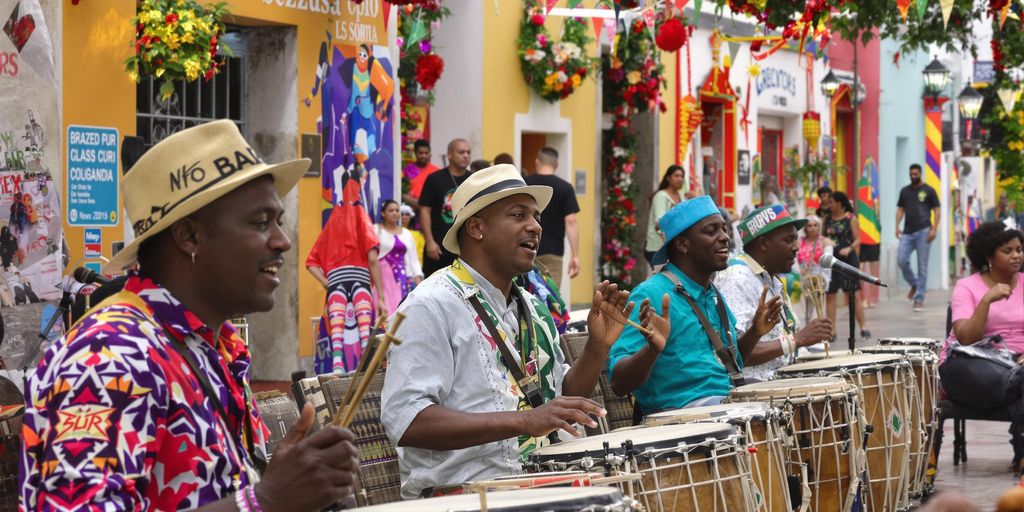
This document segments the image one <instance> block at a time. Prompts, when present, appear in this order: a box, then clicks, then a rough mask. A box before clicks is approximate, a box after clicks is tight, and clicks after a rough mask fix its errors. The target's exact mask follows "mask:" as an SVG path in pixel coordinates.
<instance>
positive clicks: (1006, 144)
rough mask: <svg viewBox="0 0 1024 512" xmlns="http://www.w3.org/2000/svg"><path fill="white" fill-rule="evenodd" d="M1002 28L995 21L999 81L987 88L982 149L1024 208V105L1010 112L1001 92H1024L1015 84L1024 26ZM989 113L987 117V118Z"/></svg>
mask: <svg viewBox="0 0 1024 512" xmlns="http://www.w3.org/2000/svg"><path fill="white" fill-rule="evenodd" d="M991 4H992V5H991V7H990V9H992V10H993V11H995V12H997V13H998V11H999V10H1000V9H1001V8H1002V6H1003V5H1005V4H1003V3H1002V2H999V1H998V0H995V1H993V2H991ZM1004 23H1005V24H1003V26H1002V27H1000V20H999V16H998V15H996V16H994V18H993V20H992V49H993V57H994V59H993V60H994V61H995V62H994V68H995V70H996V80H995V83H993V84H992V86H991V87H987V88H985V90H983V91H982V94H983V95H984V96H985V104H984V107H982V111H981V112H982V116H983V117H982V119H981V121H982V126H985V127H986V128H988V130H987V133H985V132H986V131H984V130H983V133H985V135H983V137H982V147H984V148H985V149H986V150H987V151H988V152H989V154H990V155H991V156H992V158H993V159H994V160H995V161H996V171H997V172H998V174H999V180H1000V184H1001V185H1002V187H1003V190H1004V191H1005V192H1006V194H1007V196H1008V197H1009V198H1010V200H1011V203H1013V204H1018V205H1022V204H1024V102H1021V101H1019V100H1018V101H1017V102H1016V104H1015V106H1014V107H1013V109H1012V110H1011V111H1010V112H1007V111H1006V109H1005V108H1004V107H1003V104H1002V102H1001V101H1000V100H999V97H998V91H999V90H1000V89H1010V90H1014V91H1017V90H1020V88H1021V84H1020V83H1019V82H1018V81H1016V80H1014V77H1015V76H1019V75H1020V74H1021V73H1020V70H1021V68H1022V67H1024V31H1022V28H1024V22H1021V21H1018V20H1013V19H1008V20H1004ZM986 112H987V114H986Z"/></svg>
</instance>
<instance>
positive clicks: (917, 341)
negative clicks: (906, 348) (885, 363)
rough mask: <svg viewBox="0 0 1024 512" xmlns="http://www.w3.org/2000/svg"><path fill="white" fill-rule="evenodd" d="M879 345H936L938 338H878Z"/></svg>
mask: <svg viewBox="0 0 1024 512" xmlns="http://www.w3.org/2000/svg"><path fill="white" fill-rule="evenodd" d="M878 343H879V344H880V345H924V346H926V347H936V346H938V345H939V340H936V339H932V338H904V337H894V338H880V339H879V340H878Z"/></svg>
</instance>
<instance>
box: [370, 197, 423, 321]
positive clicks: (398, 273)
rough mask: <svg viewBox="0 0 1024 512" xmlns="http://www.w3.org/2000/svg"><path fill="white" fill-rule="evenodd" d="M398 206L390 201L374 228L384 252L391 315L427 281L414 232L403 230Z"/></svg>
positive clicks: (383, 277) (382, 272) (381, 255)
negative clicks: (414, 290)
mask: <svg viewBox="0 0 1024 512" xmlns="http://www.w3.org/2000/svg"><path fill="white" fill-rule="evenodd" d="M400 212H401V209H400V208H399V205H398V202H396V201H394V200H392V199H388V200H387V201H384V204H383V207H382V208H381V223H380V224H377V225H376V226H374V229H376V231H377V238H379V239H380V248H379V250H378V251H377V254H378V255H379V256H378V258H379V261H380V276H381V281H382V284H383V285H384V303H385V304H386V305H387V307H388V314H392V313H394V312H395V310H397V309H398V305H399V304H401V303H402V300H404V299H405V297H406V296H407V295H409V292H411V291H412V289H413V288H414V287H415V286H416V285H417V284H419V283H420V281H422V280H423V269H422V267H421V266H420V260H419V258H418V257H417V256H416V241H415V240H414V239H413V236H412V232H411V231H409V230H408V229H406V228H404V227H402V221H401V213H400Z"/></svg>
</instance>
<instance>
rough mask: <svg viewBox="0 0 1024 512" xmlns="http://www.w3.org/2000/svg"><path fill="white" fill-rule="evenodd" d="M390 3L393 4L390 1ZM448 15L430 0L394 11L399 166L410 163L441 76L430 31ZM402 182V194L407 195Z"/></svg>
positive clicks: (441, 61) (405, 181)
mask: <svg viewBox="0 0 1024 512" xmlns="http://www.w3.org/2000/svg"><path fill="white" fill-rule="evenodd" d="M392 3H394V2H392ZM450 14H451V13H450V12H449V10H448V8H447V7H444V6H442V5H441V4H440V3H438V2H437V1H434V0H430V1H426V2H419V3H418V5H414V4H412V3H410V4H407V5H405V6H403V7H402V8H400V9H399V10H398V39H397V41H396V42H397V44H398V49H399V59H400V64H399V66H398V82H399V87H400V88H401V91H402V103H401V107H402V110H401V118H402V122H401V126H400V130H401V133H402V163H403V165H405V164H408V163H409V162H412V161H413V160H414V155H413V144H414V143H415V142H416V140H417V139H421V138H424V136H425V131H426V124H427V123H426V121H427V120H426V116H427V113H428V112H429V108H426V107H429V106H430V105H433V104H434V85H436V84H437V81H438V80H440V78H441V75H442V74H443V73H444V59H442V58H441V56H440V55H438V54H437V52H436V51H435V50H436V48H434V44H433V39H432V38H433V32H434V29H436V28H439V27H440V26H441V22H442V21H443V20H444V19H445V18H447V17H448V16H449V15H450ZM408 189H409V180H408V179H403V180H402V192H403V193H408V192H409V190H408Z"/></svg>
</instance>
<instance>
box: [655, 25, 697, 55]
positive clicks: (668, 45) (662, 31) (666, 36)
mask: <svg viewBox="0 0 1024 512" xmlns="http://www.w3.org/2000/svg"><path fill="white" fill-rule="evenodd" d="M687 32H688V30H687V28H686V25H683V22H681V21H679V18H669V19H667V20H665V22H664V23H662V24H661V27H659V28H658V35H657V37H655V38H654V41H655V42H656V43H657V44H658V48H661V49H662V50H664V51H666V52H674V51H676V50H678V49H680V48H682V47H683V45H684V44H686V40H687V38H688V36H689V34H688V33H687Z"/></svg>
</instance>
